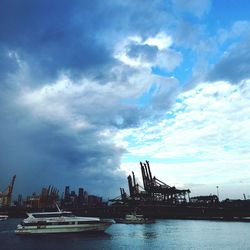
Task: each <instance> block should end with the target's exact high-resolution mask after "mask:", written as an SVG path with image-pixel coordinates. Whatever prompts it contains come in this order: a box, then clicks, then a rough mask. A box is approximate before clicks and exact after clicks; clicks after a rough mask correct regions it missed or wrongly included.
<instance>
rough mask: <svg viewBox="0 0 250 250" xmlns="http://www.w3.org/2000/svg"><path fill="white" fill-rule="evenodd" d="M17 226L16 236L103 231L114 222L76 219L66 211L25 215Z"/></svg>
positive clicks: (84, 218) (90, 218)
mask: <svg viewBox="0 0 250 250" xmlns="http://www.w3.org/2000/svg"><path fill="white" fill-rule="evenodd" d="M27 215H28V217H27V218H26V219H24V220H23V221H22V222H21V223H20V224H18V225H17V228H16V230H15V233H16V234H48V233H77V232H89V231H105V230H106V229H107V228H108V227H109V226H111V225H112V224H113V223H115V222H114V220H111V219H100V218H97V217H78V216H75V215H74V214H72V212H68V211H61V210H60V211H58V212H42V213H27Z"/></svg>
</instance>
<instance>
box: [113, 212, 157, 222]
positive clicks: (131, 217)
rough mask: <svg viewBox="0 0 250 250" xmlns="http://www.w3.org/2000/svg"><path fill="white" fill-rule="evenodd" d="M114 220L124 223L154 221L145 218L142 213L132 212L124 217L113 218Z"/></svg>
mask: <svg viewBox="0 0 250 250" xmlns="http://www.w3.org/2000/svg"><path fill="white" fill-rule="evenodd" d="M115 222H116V223H124V224H149V223H154V220H151V219H148V218H145V217H144V216H143V215H139V214H136V213H132V214H127V215H126V216H125V218H117V219H115Z"/></svg>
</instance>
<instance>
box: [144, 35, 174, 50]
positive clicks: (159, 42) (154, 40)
mask: <svg viewBox="0 0 250 250" xmlns="http://www.w3.org/2000/svg"><path fill="white" fill-rule="evenodd" d="M143 44H147V45H150V46H157V48H158V49H159V50H163V49H167V48H169V47H170V46H171V45H172V44H173V40H172V38H171V36H168V35H166V34H165V33H164V32H160V33H158V34H157V35H156V36H155V37H149V38H147V39H146V40H145V42H144V43H143Z"/></svg>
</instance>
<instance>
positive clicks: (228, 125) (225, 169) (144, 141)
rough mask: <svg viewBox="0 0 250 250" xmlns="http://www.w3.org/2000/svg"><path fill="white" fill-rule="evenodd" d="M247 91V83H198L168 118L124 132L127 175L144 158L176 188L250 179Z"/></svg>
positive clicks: (249, 118)
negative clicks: (136, 162)
mask: <svg viewBox="0 0 250 250" xmlns="http://www.w3.org/2000/svg"><path fill="white" fill-rule="evenodd" d="M248 86H249V80H248V81H244V82H241V84H240V85H237V86H236V85H231V84H229V83H227V82H215V83H203V84H200V85H198V86H197V87H196V88H194V89H192V90H190V91H187V92H184V93H182V94H180V95H179V96H178V98H177V102H176V104H175V105H174V106H173V108H172V110H170V111H169V112H168V113H167V114H166V117H167V118H166V119H163V120H162V121H160V122H157V123H154V122H151V123H147V124H145V125H144V127H142V128H138V129H130V130H128V131H126V133H125V132H123V136H120V138H119V140H124V141H126V142H127V150H128V152H129V153H128V154H127V155H126V157H125V158H124V163H123V170H125V169H129V167H128V166H129V165H130V164H131V163H132V164H134V162H133V160H132V159H133V158H135V157H136V159H138V158H139V157H140V158H141V160H142V161H143V160H144V159H151V161H152V162H151V163H152V165H153V166H154V168H153V169H156V170H154V172H155V174H156V175H158V176H160V177H162V178H161V179H162V180H163V181H164V178H166V179H165V180H168V179H169V178H170V181H172V183H173V184H174V183H175V182H179V183H182V186H187V184H188V183H191V184H190V185H191V186H192V185H195V184H202V185H205V186H206V185H207V186H209V185H210V186H211V185H212V186H214V185H220V184H225V185H226V184H227V183H229V182H231V183H232V185H236V184H237V182H238V179H241V178H242V176H249V174H250V170H249V164H250V156H249V155H250V98H249V94H250V89H249V87H248ZM154 161H155V163H154ZM158 165H159V166H158ZM132 166H133V165H132ZM157 166H158V167H157ZM160 166H161V170H158V171H157V168H160ZM130 170H131V169H130ZM247 185H248V186H250V180H248V183H247ZM207 191H208V190H207ZM208 192H209V191H208ZM239 192H243V191H240V190H239Z"/></svg>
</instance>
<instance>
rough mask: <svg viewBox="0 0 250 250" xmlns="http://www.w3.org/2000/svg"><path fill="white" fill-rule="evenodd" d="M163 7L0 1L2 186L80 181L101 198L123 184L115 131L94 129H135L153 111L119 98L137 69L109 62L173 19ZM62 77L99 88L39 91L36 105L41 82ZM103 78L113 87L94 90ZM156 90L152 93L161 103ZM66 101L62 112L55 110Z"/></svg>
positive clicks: (31, 187)
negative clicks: (124, 44)
mask: <svg viewBox="0 0 250 250" xmlns="http://www.w3.org/2000/svg"><path fill="white" fill-rule="evenodd" d="M164 4H165V3H164V2H163V1H149V3H147V4H145V2H144V1H132V0H131V1H96V0H91V1H80V0H79V1H78V0H74V1H62V0H60V1H59V0H56V1H49V0H38V1H33V0H23V1H18V0H3V1H1V2H0V19H1V21H0V81H1V82H0V105H1V108H0V142H1V145H2V149H1V150H0V168H1V173H0V183H1V188H2V187H3V186H2V183H6V184H7V182H8V180H9V179H10V178H11V176H12V175H14V174H17V180H16V186H15V193H19V192H25V193H26V194H27V193H29V194H30V193H32V192H33V191H39V190H40V188H41V187H42V186H48V185H49V184H52V185H56V186H58V187H59V188H62V187H63V186H64V185H70V186H75V187H77V186H84V187H86V188H87V189H89V192H92V193H94V192H96V193H100V194H102V195H104V196H105V195H109V194H116V193H117V192H118V191H119V189H118V188H119V187H120V186H124V182H126V178H125V176H124V173H120V172H119V171H117V169H119V166H120V161H121V156H122V154H123V153H124V149H123V148H121V147H119V146H118V145H116V144H115V143H114V142H113V135H114V133H115V132H113V133H111V134H110V137H104V136H103V135H102V132H103V131H105V130H110V131H117V130H119V129H124V128H129V127H135V126H138V125H139V124H140V122H141V121H142V120H143V119H145V118H147V117H149V116H150V115H151V114H150V112H151V111H150V112H149V110H146V109H141V108H140V107H138V106H136V105H133V104H132V103H127V102H126V98H127V96H128V97H130V96H132V98H136V97H138V96H139V94H142V93H139V92H140V91H143V87H140V85H143V82H141V81H142V77H141V76H140V74H142V73H141V72H138V69H133V68H131V67H129V66H125V65H123V64H122V63H121V62H118V60H117V59H114V57H113V52H114V45H115V44H117V43H118V42H119V41H120V40H122V39H124V38H126V37H127V36H129V35H135V34H138V35H140V36H141V37H142V38H143V39H144V38H145V37H147V36H154V35H156V34H157V33H158V32H159V31H161V29H162V28H163V27H164V26H166V24H167V23H166V20H170V19H171V18H172V17H170V15H169V14H168V13H167V11H166V8H165V7H164V6H165V5H164ZM163 7H164V8H163ZM155 50H156V48H154V47H153V46H151V47H149V46H146V45H145V46H141V47H140V46H139V47H133V48H132V47H131V48H130V52H129V53H130V56H133V55H134V56H135V57H136V56H140V55H141V56H144V59H146V60H150V59H151V58H154V57H155V53H156V51H155ZM114 68H116V69H117V71H114V70H113V69H114ZM61 74H65V75H67V77H68V79H71V80H72V81H75V82H74V84H75V85H74V86H73V87H72V88H73V89H74V88H75V87H76V86H78V83H79V82H81V81H80V80H79V79H82V78H88V79H91V80H93V81H95V82H96V83H97V84H96V85H98V86H99V87H100V89H98V87H97V86H94V85H93V86H92V85H91V84H89V85H88V86H87V87H86V89H84V90H79V93H78V92H76V93H74V94H72V95H71V96H70V97H68V96H67V94H65V93H64V92H63V91H61V92H60V91H59V92H58V93H56V94H55V97H53V96H52V97H51V96H49V90H46V91H47V92H46V91H45V94H47V95H48V97H47V99H46V98H44V102H41V103H39V100H40V99H42V100H43V96H42V94H41V90H43V87H44V86H49V85H51V86H54V85H55V82H57V81H58V79H59V78H60V75H61ZM132 76H134V78H133V77H132ZM131 79H132V80H131ZM78 80H79V82H78ZM143 80H146V79H144V78H143ZM110 82H113V87H112V86H111V87H110V89H107V90H106V92H104V91H102V88H101V87H103V86H104V85H108V83H110ZM84 86H85V85H84ZM136 87H137V88H138V90H137V91H135V93H133V94H130V92H131V90H133V88H136ZM65 88H66V89H67V87H65ZM112 88H114V90H113V89H112ZM166 88H167V87H166ZM162 89H163V88H162ZM34 91H38V92H39V91H40V92H39V95H38V96H36V95H33V92H34ZM70 91H71V89H70V88H69V92H70ZM144 91H145V90H144ZM26 92H27V93H28V94H31V95H33V96H32V97H33V98H34V99H35V101H34V103H31V104H29V105H27V106H25V105H23V103H22V101H23V99H25V98H24V97H23V96H25V93H26ZM113 92H114V93H113ZM116 92H117V93H116ZM163 92H164V91H163ZM163 92H162V91H160V92H159V93H160V96H161V98H164V102H165V103H167V100H166V99H167V96H166V95H164V93H163ZM168 93H169V92H167V95H168ZM20 95H21V97H22V98H23V99H22V98H21V97H20ZM20 99H21V100H20ZM124 100H125V101H124ZM64 106H66V107H67V108H66V111H65V112H64V111H63V112H62V114H59V113H60V112H59V111H60V110H61V107H64ZM67 109H68V110H67ZM41 110H42V111H41ZM51 110H52V111H51ZM67 112H68V113H67ZM60 115H61V116H62V117H61V116H60ZM77 119H79V120H84V121H86V123H87V124H88V126H86V128H82V129H75V128H72V126H71V125H72V124H71V123H70V122H72V123H74V122H75V121H76V120H77ZM69 120H70V122H69Z"/></svg>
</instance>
